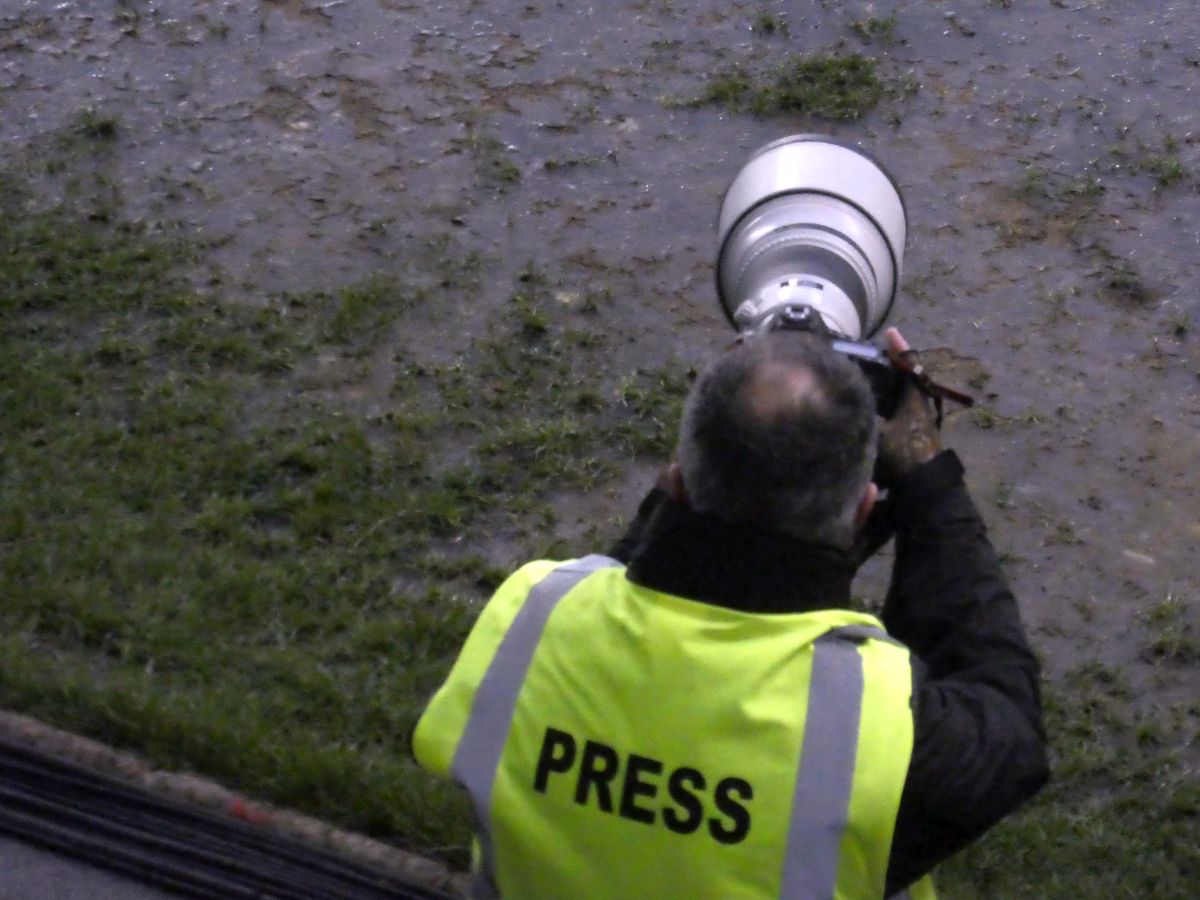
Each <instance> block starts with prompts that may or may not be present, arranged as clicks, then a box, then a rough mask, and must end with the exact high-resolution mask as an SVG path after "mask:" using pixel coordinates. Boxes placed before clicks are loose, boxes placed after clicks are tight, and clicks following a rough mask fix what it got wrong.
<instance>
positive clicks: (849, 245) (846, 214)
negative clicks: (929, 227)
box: [716, 134, 970, 418]
mask: <svg viewBox="0 0 1200 900" xmlns="http://www.w3.org/2000/svg"><path fill="white" fill-rule="evenodd" d="M907 233H908V214H907V211H906V209H905V206H904V198H903V197H902V196H901V194H900V188H899V185H897V183H896V181H895V179H894V178H893V177H892V176H891V175H890V174H889V173H888V171H887V169H885V168H884V167H883V165H882V164H881V163H879V162H878V161H877V160H875V159H874V158H873V157H872V156H870V155H869V154H868V153H866V152H865V151H863V150H861V149H859V148H857V147H855V146H852V145H850V144H847V143H843V142H840V141H838V140H835V139H833V138H831V137H828V136H825V135H819V134H796V135H791V136H789V137H785V138H782V139H780V140H777V141H773V142H771V143H769V144H767V145H766V146H764V147H761V148H759V149H758V150H757V151H755V152H754V153H753V154H752V155H751V156H750V158H749V159H748V160H747V161H746V162H745V163H744V164H743V165H742V167H741V169H739V170H738V173H737V174H736V175H735V176H734V178H733V181H732V182H731V183H730V185H729V187H728V188H727V189H726V191H725V195H724V196H723V197H722V199H721V207H720V213H719V215H718V218H717V235H718V246H719V249H718V251H717V265H716V279H717V296H718V298H719V299H720V302H721V307H722V309H723V310H724V311H725V315H726V316H727V317H728V319H729V321H730V323H731V324H732V325H733V326H734V327H735V328H737V329H738V330H739V332H740V333H741V335H742V338H743V339H749V338H752V337H753V336H754V335H756V334H761V333H765V332H769V331H783V330H786V331H804V332H809V333H813V334H817V335H820V336H822V337H824V338H826V339H828V340H829V341H830V342H831V344H832V346H833V347H834V349H835V350H837V351H838V352H840V353H843V354H845V355H847V356H849V357H850V358H851V359H853V360H854V361H855V362H857V363H858V364H859V366H860V367H861V368H862V370H863V372H864V374H865V375H866V376H867V380H868V382H869V383H870V385H871V390H872V393H873V394H874V396H875V401H876V407H877V409H878V411H879V413H880V415H882V416H884V417H885V418H887V417H890V416H891V414H892V412H893V411H894V410H895V407H896V403H897V402H898V399H899V396H900V390H901V387H902V386H903V384H904V382H905V380H909V379H911V380H914V381H915V382H916V383H917V385H918V387H920V388H921V389H922V390H924V391H925V392H926V393H929V394H930V395H931V396H933V397H934V398H935V399H936V400H937V401H938V403H939V412H940V401H941V399H942V398H944V397H947V398H950V399H954V400H957V401H958V402H966V403H967V404H968V405H969V402H970V398H966V397H965V395H962V394H958V393H957V392H955V391H950V390H949V389H946V388H943V387H941V386H939V385H936V384H934V383H933V382H931V381H930V380H929V379H928V377H927V376H926V375H925V374H924V372H923V371H921V370H920V369H919V367H916V368H914V369H913V370H912V371H909V370H904V371H901V370H899V369H897V368H895V367H894V366H893V365H892V363H891V362H890V361H889V359H888V357H887V356H886V354H885V353H884V352H883V351H882V350H881V349H880V348H879V347H877V346H876V345H874V344H873V343H870V341H869V338H871V337H872V336H873V335H874V334H875V333H876V332H877V331H878V330H879V329H880V327H882V325H883V323H884V321H885V320H886V319H887V317H888V314H889V313H890V312H891V309H892V306H893V305H894V304H895V302H896V294H897V291H898V289H899V284H900V272H901V264H902V262H903V258H904V244H905V238H906V236H907Z"/></svg>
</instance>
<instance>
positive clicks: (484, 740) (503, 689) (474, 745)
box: [450, 556, 620, 896]
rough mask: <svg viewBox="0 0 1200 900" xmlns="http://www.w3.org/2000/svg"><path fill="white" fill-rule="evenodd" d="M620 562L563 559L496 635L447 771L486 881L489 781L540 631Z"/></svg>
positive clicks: (488, 866)
mask: <svg viewBox="0 0 1200 900" xmlns="http://www.w3.org/2000/svg"><path fill="white" fill-rule="evenodd" d="M619 565H620V563H619V562H617V561H616V560H614V559H609V558H608V557H607V556H585V557H584V558H583V559H579V560H576V561H574V562H569V563H564V564H563V565H561V566H559V567H558V568H557V569H555V570H554V571H552V572H551V573H550V574H549V575H547V576H546V577H545V578H543V579H542V580H541V581H539V582H538V583H537V584H535V585H534V586H533V589H532V590H530V592H529V596H528V597H527V598H526V599H525V603H524V604H522V606H521V608H520V610H518V612H517V615H516V617H515V618H514V619H513V622H512V625H510V626H509V629H508V631H507V632H506V633H505V635H504V637H503V638H502V639H501V641H500V646H499V647H498V648H497V649H496V655H495V656H493V657H492V661H491V664H490V665H489V666H488V669H487V672H485V673H484V675H483V679H482V680H481V681H480V682H479V687H478V688H477V689H476V691H475V699H474V700H473V701H472V704H471V714H470V716H469V717H468V718H467V724H466V727H465V728H464V729H463V734H462V738H461V739H460V740H459V742H458V747H457V748H456V749H455V751H454V762H453V763H451V765H450V773H451V774H452V775H453V776H454V779H455V780H456V781H457V782H458V783H459V784H461V785H462V786H463V787H465V788H466V789H467V792H468V793H469V794H470V795H471V801H472V804H473V806H474V808H475V820H476V836H477V837H478V839H479V849H480V855H481V856H482V863H483V865H482V872H481V874H482V875H483V877H484V878H486V879H489V881H490V879H491V878H492V876H493V873H494V872H495V866H494V859H493V856H492V835H491V830H490V825H491V809H492V785H493V783H494V782H495V779H496V770H497V768H499V766H500V756H501V754H502V753H503V752H504V744H505V742H506V741H507V740H508V732H509V729H510V728H511V727H512V720H513V712H514V710H515V709H516V707H517V695H518V694H520V692H521V686H522V685H523V684H524V683H525V674H526V673H527V672H528V671H529V663H530V661H531V660H532V659H533V653H534V651H535V650H536V649H537V645H538V641H540V640H541V637H542V631H543V629H544V628H545V627H546V622H547V620H548V619H549V618H550V614H551V613H552V612H554V608H555V607H556V606H558V602H559V601H560V600H561V599H562V598H563V597H565V596H566V595H567V592H568V591H570V590H571V588H573V587H574V586H575V585H576V584H578V583H579V582H580V581H582V580H583V579H584V578H585V577H586V576H588V575H590V574H591V573H592V572H595V571H597V570H598V569H604V568H608V567H609V566H619ZM487 887H491V888H492V890H493V891H494V885H488V886H485V885H476V890H480V889H482V890H486V889H487ZM476 896H478V894H477V895H476Z"/></svg>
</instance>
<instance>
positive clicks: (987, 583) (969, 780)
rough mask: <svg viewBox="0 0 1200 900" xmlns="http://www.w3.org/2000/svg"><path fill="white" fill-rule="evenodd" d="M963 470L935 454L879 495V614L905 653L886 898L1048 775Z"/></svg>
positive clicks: (1025, 658) (1013, 627)
mask: <svg viewBox="0 0 1200 900" xmlns="http://www.w3.org/2000/svg"><path fill="white" fill-rule="evenodd" d="M962 476H963V468H962V464H961V463H960V462H959V460H958V457H957V456H956V455H955V454H954V453H953V451H945V452H943V453H941V454H940V455H938V456H937V457H935V458H934V459H933V460H931V461H929V462H928V463H926V464H924V465H923V466H921V467H919V468H918V469H915V470H914V471H913V472H911V473H909V475H907V476H905V478H903V479H902V480H901V481H900V482H899V483H898V484H897V485H896V486H894V487H893V488H892V490H891V492H890V494H891V496H890V498H889V507H890V512H889V517H890V519H891V524H892V525H893V527H894V528H895V533H896V561H895V566H894V568H893V571H892V582H891V586H890V588H889V591H888V596H887V600H886V601H885V604H884V609H883V621H884V624H885V625H886V627H887V629H888V632H889V633H890V634H891V635H892V636H893V637H895V638H896V639H897V640H900V641H902V642H904V643H905V644H907V645H908V647H909V649H910V650H911V651H912V653H913V656H914V659H913V678H914V684H913V704H914V711H913V712H914V739H913V755H912V760H911V762H910V764H909V770H908V777H907V780H906V782H905V785H904V791H903V793H902V796H901V799H900V809H899V812H898V814H897V818H896V829H895V833H894V835H893V839H892V854H891V859H890V861H889V866H888V886H887V894H888V896H891V895H892V894H893V893H895V892H897V891H899V890H901V889H903V888H904V887H905V886H906V885H908V884H910V883H911V882H913V881H915V880H916V879H917V878H919V877H920V876H922V875H923V874H925V873H927V872H929V871H930V870H931V869H932V868H933V867H934V866H935V865H936V864H937V863H938V862H940V861H941V860H943V859H945V858H946V857H948V856H950V855H951V854H953V853H955V852H957V851H958V850H960V849H962V848H963V847H965V846H966V845H967V844H969V843H971V842H972V841H973V840H975V839H976V838H978V837H979V836H980V835H981V834H982V833H983V832H984V831H986V830H987V829H988V828H990V827H991V826H992V825H994V824H995V823H996V822H998V821H999V820H1000V819H1001V818H1003V817H1004V816H1005V815H1007V814H1008V813H1010V812H1012V811H1013V810H1014V809H1016V807H1017V806H1018V805H1020V804H1021V803H1022V802H1023V801H1025V800H1027V799H1028V798H1029V797H1031V796H1033V794H1035V793H1036V792H1037V791H1038V789H1039V788H1041V786H1042V785H1043V784H1045V782H1046V779H1047V777H1048V767H1047V763H1046V746H1045V745H1046V737H1045V731H1044V729H1043V725H1042V713H1041V698H1040V692H1039V686H1038V678H1039V665H1038V662H1037V659H1036V657H1035V656H1034V655H1033V652H1032V651H1031V650H1030V648H1029V645H1028V643H1027V641H1026V638H1025V631H1024V628H1023V626H1022V624H1021V619H1020V614H1019V612H1018V609H1017V604H1016V600H1015V599H1014V598H1013V595H1012V592H1011V591H1010V590H1009V587H1008V583H1007V580H1006V579H1005V577H1004V573H1003V572H1002V571H1001V568H1000V564H999V561H998V560H997V559H996V554H995V551H994V550H993V549H992V546H991V543H990V542H989V541H988V538H987V534H986V531H985V528H984V524H983V520H982V518H981V517H980V515H979V512H978V511H977V510H976V508H975V505H974V504H973V503H972V501H971V498H970V496H969V495H968V493H967V489H966V485H965V484H964V482H963V477H962Z"/></svg>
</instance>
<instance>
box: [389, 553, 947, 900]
mask: <svg viewBox="0 0 1200 900" xmlns="http://www.w3.org/2000/svg"><path fill="white" fill-rule="evenodd" d="M911 699H912V669H911V662H910V658H909V652H908V650H907V649H906V648H904V647H902V646H901V645H899V644H897V643H896V642H894V641H892V640H891V639H890V638H888V637H887V635H886V633H885V632H884V631H883V628H882V626H881V624H880V623H879V621H878V620H877V619H875V618H874V617H873V616H869V615H866V614H863V613H856V612H851V611H848V610H840V609H838V610H823V611H818V612H808V613H795V614H791V613H788V614H772V615H761V614H751V613H745V612H739V611H737V610H732V609H726V608H722V607H717V606H713V605H710V604H704V603H698V602H695V601H691V600H687V599H684V598H681V597H676V596H672V595H669V594H664V593H661V592H658V591H654V590H651V589H649V588H646V587H642V586H640V585H637V584H634V583H632V582H630V581H629V580H627V579H626V577H625V570H624V568H623V567H621V566H620V565H619V564H618V563H616V562H615V561H613V560H611V559H607V558H605V557H600V556H591V557H586V558H584V559H581V560H577V561H571V562H567V563H561V564H560V563H555V562H551V561H539V562H534V563H530V564H528V565H526V566H524V567H523V568H521V569H520V570H519V571H517V572H516V573H514V574H513V575H512V576H511V577H510V578H509V579H508V580H507V581H506V582H505V583H504V584H503V585H502V586H501V587H500V589H499V590H498V591H497V592H496V594H495V596H494V597H493V598H492V600H491V601H490V602H489V603H488V605H487V606H486V607H485V609H484V611H483V612H482V614H481V615H480V618H479V620H478V621H477V622H476V624H475V626H474V628H473V629H472V631H471V634H470V636H469V637H468V639H467V641H466V644H465V645H464V647H463V650H462V653H461V654H460V656H459V658H458V660H457V661H456V663H455V665H454V667H453V669H452V670H451V672H450V675H449V676H448V678H447V680H446V682H445V684H444V685H443V686H442V688H441V689H440V690H439V691H438V692H437V694H436V695H435V696H434V697H433V699H432V700H431V701H430V704H429V706H428V708H427V709H426V711H425V713H424V715H423V716H422V717H421V719H420V721H419V722H418V724H417V728H416V731H415V733H414V736H413V751H414V754H415V756H416V758H417V760H418V762H419V763H420V764H421V765H422V766H423V767H425V768H426V769H429V770H430V771H432V772H435V773H438V774H441V775H444V776H449V777H452V778H454V779H455V780H456V781H458V782H459V783H460V784H461V785H463V786H464V787H465V788H466V789H467V791H468V792H469V793H470V796H471V799H472V803H473V806H474V810H475V816H476V829H477V831H476V837H477V850H478V856H479V858H478V859H477V864H478V871H479V872H480V874H481V876H482V879H483V880H482V882H481V884H482V885H483V887H484V888H485V889H486V890H487V891H490V892H492V893H498V894H499V895H501V896H503V897H506V898H511V897H517V898H553V897H570V898H610V897H620V898H625V897H630V898H633V897H638V898H640V897H647V898H672V897H679V898H689V900H695V898H706V897H712V898H734V897H747V898H749V897H753V898H762V897H787V898H801V900H816V898H822V900H827V898H847V900H850V898H853V900H858V898H871V900H876V898H881V897H882V896H883V891H884V880H885V875H886V871H887V862H888V856H889V851H890V848H891V841H892V831H893V827H894V825H895V819H896V811H897V809H898V807H899V802H900V793H901V790H902V788H903V785H904V780H905V776H906V773H907V771H908V763H909V758H910V756H911V754H912V743H913V718H912V711H911V707H910V703H911ZM922 895H923V896H930V895H931V891H930V892H929V893H923V894H922Z"/></svg>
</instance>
